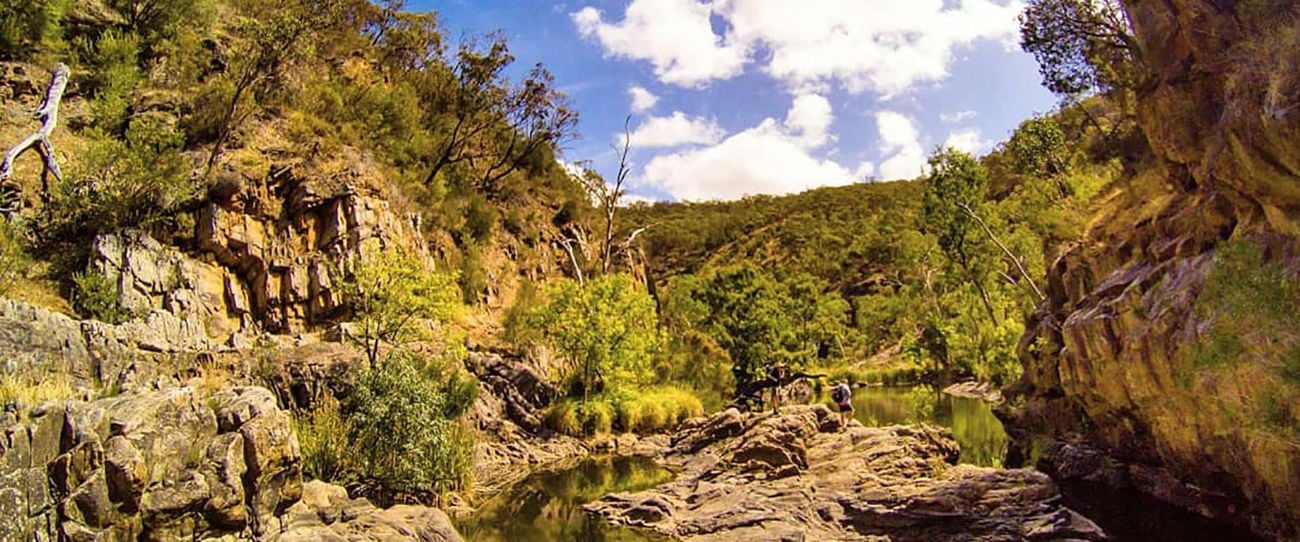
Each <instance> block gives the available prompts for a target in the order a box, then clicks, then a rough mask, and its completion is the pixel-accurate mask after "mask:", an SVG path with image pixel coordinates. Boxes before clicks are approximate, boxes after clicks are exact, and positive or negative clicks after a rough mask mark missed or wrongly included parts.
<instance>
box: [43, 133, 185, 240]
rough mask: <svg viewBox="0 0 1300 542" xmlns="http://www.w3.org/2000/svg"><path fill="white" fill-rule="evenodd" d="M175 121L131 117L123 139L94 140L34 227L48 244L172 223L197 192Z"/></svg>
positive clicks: (60, 185) (56, 189) (103, 136)
mask: <svg viewBox="0 0 1300 542" xmlns="http://www.w3.org/2000/svg"><path fill="white" fill-rule="evenodd" d="M183 141H184V139H183V135H182V134H181V133H180V131H179V130H178V129H177V127H176V119H175V118H174V117H171V116H170V115H167V114H163V113H148V114H141V115H137V116H135V117H133V118H132V119H131V120H130V121H129V123H128V126H127V130H126V137H125V139H116V138H113V137H109V136H105V135H93V136H92V137H91V142H90V145H89V148H87V149H86V151H85V152H84V153H82V155H81V157H80V161H79V162H78V163H77V166H76V167H75V168H74V169H73V172H72V175H68V176H66V177H65V180H64V181H63V182H61V183H58V185H57V186H55V187H54V190H53V193H52V194H51V199H50V201H49V203H48V204H47V205H46V206H45V208H44V209H43V212H42V216H41V220H40V224H39V225H38V228H39V230H40V232H41V234H42V237H43V238H45V239H47V240H60V241H66V242H70V243H76V244H79V245H84V243H85V240H86V239H89V238H93V237H94V236H95V235H97V234H100V233H104V232H109V231H114V230H117V229H119V228H126V227H131V228H146V229H147V228H151V227H155V226H159V225H163V224H164V223H165V222H167V221H169V220H171V219H173V218H174V217H175V215H176V213H177V211H179V210H180V209H181V208H182V207H183V206H184V204H186V203H188V202H190V201H193V200H194V199H195V198H197V197H198V196H199V195H200V194H201V192H202V190H201V188H200V186H199V185H198V184H197V183H196V182H195V181H194V180H193V179H192V178H191V172H192V171H191V170H192V166H191V164H190V163H189V162H188V161H187V160H186V159H185V157H184V156H183V155H182V153H181V145H182V143H183Z"/></svg>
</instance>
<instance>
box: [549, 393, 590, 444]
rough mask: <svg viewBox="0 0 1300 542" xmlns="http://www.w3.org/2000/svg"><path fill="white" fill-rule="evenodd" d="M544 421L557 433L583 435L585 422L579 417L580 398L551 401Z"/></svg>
mask: <svg viewBox="0 0 1300 542" xmlns="http://www.w3.org/2000/svg"><path fill="white" fill-rule="evenodd" d="M542 423H543V424H544V425H545V426H546V427H548V428H550V429H551V430H552V431H555V432H556V433H560V434H564V435H570V436H581V435H582V426H583V423H582V420H580V419H578V400H576V399H560V400H558V401H556V402H554V403H551V406H549V407H547V409H546V414H545V415H544V416H543V417H542Z"/></svg>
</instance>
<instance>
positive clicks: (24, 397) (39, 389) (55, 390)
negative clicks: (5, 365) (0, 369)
mask: <svg viewBox="0 0 1300 542" xmlns="http://www.w3.org/2000/svg"><path fill="white" fill-rule="evenodd" d="M76 395H77V391H76V389H75V388H74V387H73V386H72V379H71V378H69V377H68V375H66V374H63V373H45V374H42V375H40V377H33V376H21V375H16V374H10V373H4V374H0V406H3V405H8V404H10V403H18V404H20V405H23V406H27V407H33V406H36V405H39V404H41V403H44V402H45V401H53V400H56V399H72V398H74V397H76Z"/></svg>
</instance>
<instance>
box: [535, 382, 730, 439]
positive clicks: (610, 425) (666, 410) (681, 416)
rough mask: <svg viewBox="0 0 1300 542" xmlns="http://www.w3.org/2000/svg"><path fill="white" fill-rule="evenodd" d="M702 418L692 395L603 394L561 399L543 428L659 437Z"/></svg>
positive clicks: (669, 391) (660, 391) (669, 390)
mask: <svg viewBox="0 0 1300 542" xmlns="http://www.w3.org/2000/svg"><path fill="white" fill-rule="evenodd" d="M703 414H704V405H703V404H702V403H701V402H700V400H699V398H697V397H696V396H695V395H694V394H692V393H691V392H689V391H687V390H683V389H680V388H673V387H655V388H648V389H645V390H636V391H628V390H623V391H620V392H617V393H602V394H600V395H596V396H592V397H589V398H588V399H587V401H586V403H585V404H584V403H583V401H582V399H580V398H572V397H570V398H564V399H560V400H558V401H556V402H554V403H552V404H551V406H550V408H548V409H547V410H546V414H545V416H544V417H543V424H544V425H545V426H546V427H548V428H550V429H551V430H553V431H555V432H557V433H563V434H566V435H571V436H591V435H595V434H601V433H608V432H611V431H614V430H617V431H620V432H625V433H631V432H636V433H642V434H648V433H658V432H661V431H665V430H668V429H672V428H673V427H674V426H676V425H677V424H678V423H681V422H682V421H683V420H686V419H688V418H693V417H696V416H701V415H703Z"/></svg>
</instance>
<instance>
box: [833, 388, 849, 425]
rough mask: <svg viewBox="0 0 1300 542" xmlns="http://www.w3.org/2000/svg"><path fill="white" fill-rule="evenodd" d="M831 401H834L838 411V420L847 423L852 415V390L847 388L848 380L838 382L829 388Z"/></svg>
mask: <svg viewBox="0 0 1300 542" xmlns="http://www.w3.org/2000/svg"><path fill="white" fill-rule="evenodd" d="M831 401H834V402H835V406H836V407H837V408H838V409H839V411H840V422H841V423H843V424H844V425H848V423H849V419H850V418H852V416H853V390H852V389H850V388H849V383H848V382H846V381H841V382H838V383H836V384H835V387H833V388H831Z"/></svg>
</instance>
